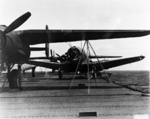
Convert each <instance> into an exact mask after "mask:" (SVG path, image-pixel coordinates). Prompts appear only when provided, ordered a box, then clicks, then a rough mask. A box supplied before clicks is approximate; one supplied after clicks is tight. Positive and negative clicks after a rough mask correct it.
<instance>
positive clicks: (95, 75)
mask: <svg viewBox="0 0 150 119" xmlns="http://www.w3.org/2000/svg"><path fill="white" fill-rule="evenodd" d="M92 76H93V79H97V72H96V67H92Z"/></svg>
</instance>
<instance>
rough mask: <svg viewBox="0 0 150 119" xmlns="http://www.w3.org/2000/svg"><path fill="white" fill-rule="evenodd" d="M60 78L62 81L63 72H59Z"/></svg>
mask: <svg viewBox="0 0 150 119" xmlns="http://www.w3.org/2000/svg"><path fill="white" fill-rule="evenodd" d="M58 76H59V79H62V78H63V72H62V71H59V72H58Z"/></svg>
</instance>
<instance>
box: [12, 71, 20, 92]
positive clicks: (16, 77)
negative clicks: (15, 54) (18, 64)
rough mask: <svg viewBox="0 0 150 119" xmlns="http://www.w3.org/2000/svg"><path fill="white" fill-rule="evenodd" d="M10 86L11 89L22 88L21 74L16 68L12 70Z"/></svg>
mask: <svg viewBox="0 0 150 119" xmlns="http://www.w3.org/2000/svg"><path fill="white" fill-rule="evenodd" d="M9 87H10V89H21V75H20V72H19V70H17V69H14V70H12V71H11V72H10V75H9Z"/></svg>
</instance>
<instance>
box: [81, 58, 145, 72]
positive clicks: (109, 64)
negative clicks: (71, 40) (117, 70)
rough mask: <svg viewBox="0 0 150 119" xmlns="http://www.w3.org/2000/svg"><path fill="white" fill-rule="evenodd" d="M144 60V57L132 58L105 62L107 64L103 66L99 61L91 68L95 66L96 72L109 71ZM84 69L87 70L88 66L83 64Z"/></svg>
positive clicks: (103, 63)
mask: <svg viewBox="0 0 150 119" xmlns="http://www.w3.org/2000/svg"><path fill="white" fill-rule="evenodd" d="M144 58H145V57H144V56H136V57H130V58H123V59H117V60H110V61H105V62H101V64H100V63H99V62H98V61H97V62H93V63H92V64H90V65H91V66H90V67H93V66H95V67H96V70H99V71H102V70H104V69H109V68H113V67H117V66H121V65H125V64H130V63H133V62H137V61H140V60H142V59H144ZM82 67H84V68H85V67H87V66H86V64H83V66H82Z"/></svg>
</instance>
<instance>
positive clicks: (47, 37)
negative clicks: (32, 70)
mask: <svg viewBox="0 0 150 119" xmlns="http://www.w3.org/2000/svg"><path fill="white" fill-rule="evenodd" d="M30 16H31V13H30V12H27V13H25V14H23V15H22V16H20V17H19V18H18V19H16V20H15V21H14V22H12V23H11V24H10V25H9V26H5V25H1V26H0V62H1V70H4V66H5V65H6V66H7V71H8V73H7V77H8V82H9V88H10V89H18V88H20V87H21V76H20V69H21V64H24V63H29V62H30V52H31V51H32V50H34V51H40V50H46V47H45V48H44V49H41V48H30V45H35V44H41V43H56V42H71V41H80V40H85V41H88V40H104V39H113V38H128V37H140V36H145V35H149V34H150V31H149V30H49V29H48V27H46V29H45V30H38V29H35V30H18V31H14V30H15V29H16V28H18V27H19V26H20V25H22V24H23V23H24V22H25V21H26V20H27V19H28V18H29V17H30ZM143 58H144V56H139V57H133V58H127V59H122V60H121V59H120V60H118V61H116V60H115V61H114V62H113V61H112V62H109V63H107V64H109V65H107V66H106V62H104V63H102V65H103V66H104V67H105V69H106V68H107V67H108V66H109V67H112V63H113V64H117V65H119V64H118V63H117V62H119V61H123V62H130V60H132V61H139V60H141V59H143ZM72 61H74V60H73V59H72ZM30 63H31V64H32V63H33V62H30ZM14 64H18V69H15V70H12V71H11V69H12V67H13V65H14ZM56 64H58V63H57V62H56ZM82 64H83V62H82ZM32 65H34V63H33V64H32ZM45 65H47V63H46V64H44V63H43V66H44V67H46V66H45ZM92 65H94V66H95V67H96V68H97V69H99V70H101V69H102V68H101V67H97V65H96V64H92ZM92 65H90V67H92ZM50 66H51V67H54V68H55V66H56V65H55V63H50ZM63 66H64V65H63V63H61V64H59V66H58V65H57V67H62V68H63V70H65V67H63ZM65 66H66V64H65ZM84 68H86V67H85V65H84V66H83V67H82V69H84ZM70 69H71V67H70ZM60 71H61V70H60Z"/></svg>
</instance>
